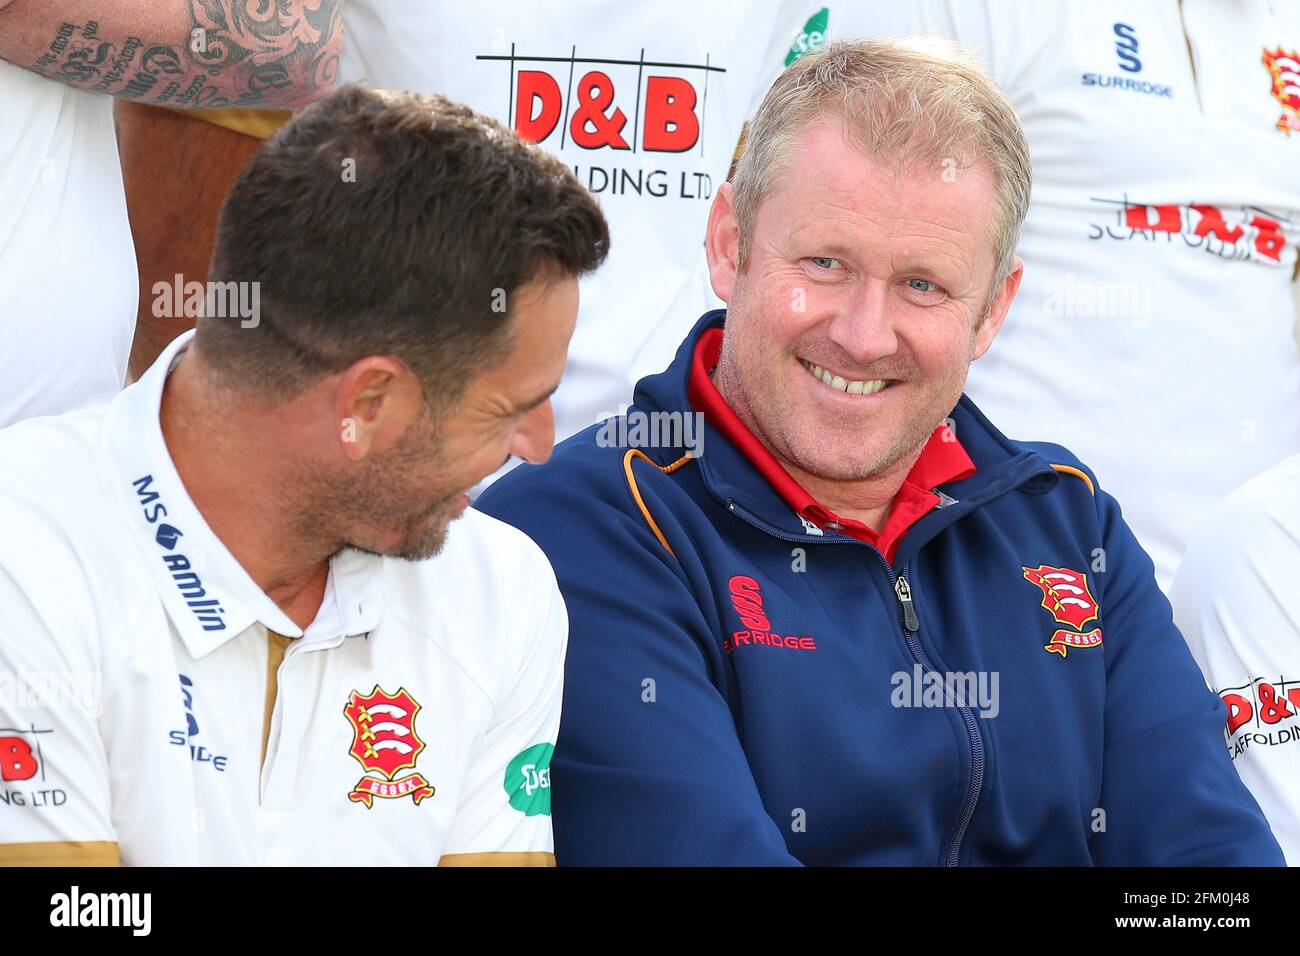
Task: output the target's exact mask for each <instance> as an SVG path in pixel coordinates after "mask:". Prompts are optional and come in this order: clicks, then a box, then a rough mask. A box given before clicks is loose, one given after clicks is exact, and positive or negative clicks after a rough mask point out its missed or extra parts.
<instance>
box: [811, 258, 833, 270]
mask: <svg viewBox="0 0 1300 956" xmlns="http://www.w3.org/2000/svg"><path fill="white" fill-rule="evenodd" d="M811 261H812V264H813V265H815V266H817V268H819V269H833V268H834V267H835V266H836V265H838V264H839V261H840V260H839V259H832V258H831V257H830V256H813V257H812V259H811Z"/></svg>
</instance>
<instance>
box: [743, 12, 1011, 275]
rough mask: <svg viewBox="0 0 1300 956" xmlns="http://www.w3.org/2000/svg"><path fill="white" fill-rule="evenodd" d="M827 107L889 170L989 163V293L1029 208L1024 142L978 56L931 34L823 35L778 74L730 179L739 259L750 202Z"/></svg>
mask: <svg viewBox="0 0 1300 956" xmlns="http://www.w3.org/2000/svg"><path fill="white" fill-rule="evenodd" d="M828 114H829V115H838V116H839V117H840V118H842V119H843V120H844V124H845V129H846V133H847V134H848V136H849V139H850V142H852V143H854V144H855V145H856V146H858V147H859V148H860V149H862V150H863V152H865V153H866V154H867V155H868V156H870V157H871V158H872V159H873V160H875V161H877V162H881V163H885V164H889V165H890V168H892V169H893V170H894V171H895V172H897V171H900V170H901V169H903V168H904V167H907V166H913V165H915V164H917V163H927V162H929V163H934V164H935V165H936V166H937V167H942V168H943V170H944V171H945V172H946V171H948V170H952V171H953V174H954V175H955V170H956V169H957V168H958V167H961V168H968V167H970V166H972V165H975V164H978V163H983V164H984V165H986V166H987V167H988V168H989V169H990V170H991V172H992V173H993V177H994V182H995V185H996V189H997V214H996V221H995V223H994V259H995V261H996V266H995V268H994V282H993V287H992V290H991V292H990V296H992V294H993V293H995V292H996V290H997V288H998V286H999V285H1000V284H1001V282H1002V280H1003V279H1005V278H1006V277H1007V275H1009V274H1010V272H1011V268H1012V264H1013V262H1014V260H1015V252H1016V244H1017V242H1018V241H1019V238H1020V228H1021V226H1022V225H1023V223H1024V221H1025V215H1026V213H1027V212H1028V210H1029V189H1030V181H1031V173H1030V166H1029V144H1028V142H1027V141H1026V140H1025V133H1024V130H1023V128H1022V127H1021V125H1020V119H1019V118H1018V117H1017V116H1016V113H1015V110H1014V109H1012V107H1011V104H1010V102H1008V100H1007V98H1006V97H1005V96H1004V95H1003V94H1002V92H1001V91H1000V90H999V89H998V88H997V87H996V86H995V85H994V84H993V81H992V80H991V79H990V78H989V76H988V75H987V74H986V73H985V72H984V69H983V67H982V66H981V65H980V63H979V61H978V60H977V59H976V58H975V57H974V56H972V55H971V54H970V53H968V52H966V50H965V49H964V48H963V47H961V46H960V45H958V44H957V43H954V42H952V41H950V40H943V39H940V38H936V37H914V38H911V39H908V40H894V39H871V40H853V41H839V42H835V43H831V44H828V45H827V46H826V47H824V48H823V49H821V50H819V51H818V52H816V53H811V54H808V55H807V56H804V57H801V58H800V59H799V60H796V61H795V63H794V64H793V65H791V66H790V67H789V68H788V69H787V70H786V71H785V72H784V73H782V74H781V75H780V76H779V77H777V79H776V82H775V83H773V84H772V88H771V89H770V90H768V92H767V95H766V96H764V97H763V102H762V104H761V105H760V106H759V108H758V113H757V114H756V115H755V117H754V120H753V122H752V123H751V124H750V127H749V133H748V136H747V138H746V142H745V148H744V151H743V153H742V154H741V157H740V160H739V161H738V163H737V166H736V172H735V176H734V177H733V181H732V182H733V188H734V189H735V209H736V218H737V221H738V224H739V229H740V261H741V264H742V265H743V264H744V262H745V261H746V258H747V256H748V253H749V243H750V238H751V234H752V230H753V225H754V220H755V218H756V217H757V214H758V207H759V205H760V204H761V203H762V201H763V198H764V197H765V196H766V195H767V194H768V193H769V192H770V191H771V190H772V188H773V185H774V183H775V180H776V179H777V177H778V176H779V175H780V174H781V172H782V171H783V170H784V168H785V166H786V165H787V164H788V162H789V155H790V151H791V147H792V146H793V145H794V143H795V141H796V140H797V139H798V137H799V136H800V135H801V134H802V133H803V132H804V131H805V130H807V129H808V127H809V126H811V125H812V124H813V123H815V122H816V121H817V120H818V119H821V118H824V117H825V116H827V115H828ZM990 301H991V299H990Z"/></svg>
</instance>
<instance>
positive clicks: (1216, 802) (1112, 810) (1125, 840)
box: [1090, 489, 1283, 866]
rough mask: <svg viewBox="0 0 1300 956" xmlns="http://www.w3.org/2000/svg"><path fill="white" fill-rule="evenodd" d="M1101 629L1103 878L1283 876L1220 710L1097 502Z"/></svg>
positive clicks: (1110, 515)
mask: <svg viewBox="0 0 1300 956" xmlns="http://www.w3.org/2000/svg"><path fill="white" fill-rule="evenodd" d="M1096 495H1097V507H1098V512H1099V517H1100V520H1101V530H1102V534H1103V545H1104V546H1103V555H1102V556H1103V557H1104V559H1105V571H1104V572H1102V573H1100V574H1098V575H1097V577H1098V578H1099V579H1100V580H1101V581H1102V601H1101V607H1102V613H1103V626H1104V627H1105V628H1106V638H1105V640H1106V644H1105V646H1106V652H1105V654H1106V657H1105V659H1106V705H1105V730H1104V735H1105V736H1104V739H1105V749H1104V753H1103V761H1104V764H1103V770H1102V791H1101V807H1100V809H1101V810H1103V811H1104V814H1105V815H1104V817H1103V818H1100V819H1101V821H1103V822H1104V829H1102V830H1100V831H1099V832H1096V833H1094V835H1093V838H1092V841H1091V843H1090V847H1091V851H1092V856H1093V860H1094V861H1095V862H1096V863H1098V864H1100V865H1108V866H1280V865H1282V863H1283V858H1282V854H1281V851H1280V849H1279V847H1278V844H1277V840H1276V839H1274V837H1273V834H1272V833H1271V832H1270V830H1269V826H1268V823H1267V821H1266V820H1265V819H1264V815H1263V813H1262V812H1261V811H1260V809H1259V805H1258V804H1257V803H1256V802H1255V800H1254V798H1253V797H1252V796H1251V794H1250V792H1249V791H1248V790H1247V789H1246V787H1245V786H1244V785H1243V784H1242V782H1241V779H1240V778H1239V777H1238V776H1237V772H1236V771H1235V770H1234V769H1233V766H1232V761H1231V760H1230V759H1229V758H1228V753H1227V750H1226V748H1225V747H1224V741H1223V720H1224V709H1223V705H1222V703H1220V701H1219V698H1218V696H1217V695H1215V694H1213V693H1212V692H1211V691H1210V690H1209V688H1208V687H1206V684H1205V679H1204V678H1203V677H1202V675H1201V672H1200V670H1199V669H1198V668H1197V666H1196V662H1195V661H1194V660H1193V659H1192V655H1191V653H1190V652H1189V651H1188V648H1187V644H1186V642H1185V641H1184V640H1183V637H1182V635H1181V634H1180V633H1179V632H1178V630H1177V628H1176V627H1175V626H1174V623H1173V617H1172V612H1171V609H1170V606H1169V602H1168V601H1167V600H1166V599H1165V597H1164V595H1163V594H1162V593H1161V591H1160V588H1159V587H1158V586H1157V585H1156V581H1155V572H1154V567H1153V565H1152V563H1151V559H1150V558H1149V557H1148V556H1147V554H1146V552H1145V551H1143V550H1142V548H1141V546H1140V545H1139V544H1138V542H1137V539H1136V538H1135V537H1134V535H1133V532H1132V531H1131V530H1129V527H1128V525H1127V524H1126V523H1125V522H1124V519H1123V516H1122V514H1121V512H1120V508H1119V505H1118V504H1117V503H1116V502H1115V500H1114V499H1113V498H1112V497H1110V495H1108V494H1106V493H1105V492H1104V491H1102V490H1100V489H1098V490H1097V493H1096Z"/></svg>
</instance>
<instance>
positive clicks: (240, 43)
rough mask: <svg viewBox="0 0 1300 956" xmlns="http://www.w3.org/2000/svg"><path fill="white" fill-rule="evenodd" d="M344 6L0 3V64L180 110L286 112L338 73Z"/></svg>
mask: <svg viewBox="0 0 1300 956" xmlns="http://www.w3.org/2000/svg"><path fill="white" fill-rule="evenodd" d="M344 3H346V0H0V59H5V60H8V61H9V62H11V63H14V64H16V65H17V66H21V67H25V68H27V69H29V70H33V71H35V72H37V73H40V74H41V75H43V76H47V77H49V78H50V79H53V80H58V81H59V82H61V83H66V84H68V85H69V86H75V87H76V88H77V89H80V90H88V91H90V92H94V93H108V94H110V95H112V96H118V97H122V98H123V99H128V100H136V101H138V102H142V103H158V104H162V105H165V106H178V107H184V108H187V109H198V108H204V107H222V106H275V107H283V108H286V109H292V108H294V107H297V106H301V105H303V104H305V103H307V102H309V101H311V100H312V99H314V98H315V97H317V96H319V95H320V94H321V93H323V92H325V91H326V90H328V89H329V88H330V87H331V86H332V85H333V83H334V77H335V74H336V73H337V72H338V61H339V53H340V51H341V49H342V45H343V28H342V12H343V5H344Z"/></svg>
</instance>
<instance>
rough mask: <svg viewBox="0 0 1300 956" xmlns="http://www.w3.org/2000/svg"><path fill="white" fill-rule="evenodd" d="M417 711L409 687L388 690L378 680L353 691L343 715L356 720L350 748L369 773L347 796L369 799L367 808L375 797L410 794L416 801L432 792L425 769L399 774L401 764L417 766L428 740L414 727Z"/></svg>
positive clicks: (358, 800) (409, 767)
mask: <svg viewBox="0 0 1300 956" xmlns="http://www.w3.org/2000/svg"><path fill="white" fill-rule="evenodd" d="M419 712H420V705H419V704H418V703H417V702H416V700H415V698H414V697H412V696H411V695H410V694H409V693H408V692H407V690H406V688H405V687H403V688H400V689H399V690H398V691H397V693H396V694H389V693H387V692H386V691H383V690H381V689H380V688H379V685H378V684H376V685H375V687H374V689H373V690H371V692H370V693H369V694H366V695H364V696H363V695H361V694H359V693H357V692H356V691H355V690H354V691H353V692H352V693H351V695H350V696H349V697H348V704H347V706H346V707H344V708H343V715H344V716H345V717H347V719H348V723H350V724H351V725H352V747H351V749H350V750H349V753H351V754H352V756H353V757H355V758H356V760H357V762H358V763H359V764H361V766H362V768H363V769H364V770H365V771H366V775H365V776H364V777H362V778H361V779H360V780H358V781H357V783H356V786H354V787H353V788H352V790H351V792H350V793H349V794H348V799H349V800H351V801H353V802H354V803H363V804H365V806H366V809H367V810H368V809H370V807H371V806H372V805H373V803H374V799H375V797H379V798H380V799H387V800H391V799H395V798H398V797H411V798H412V799H413V800H414V801H415V803H416V804H417V805H418V804H419V803H420V801H421V800H423V799H424V798H425V797H431V796H433V794H434V788H433V787H431V786H430V785H429V781H427V780H425V779H424V777H423V775H421V774H419V773H411V774H407V775H406V776H405V777H401V778H400V779H399V778H398V774H400V773H401V772H402V771H403V770H414V769H415V762H416V761H417V760H418V759H419V758H420V753H421V751H423V750H424V741H423V740H421V739H420V736H419V734H417V733H416V732H415V717H416V715H417V714H418V713H419Z"/></svg>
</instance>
